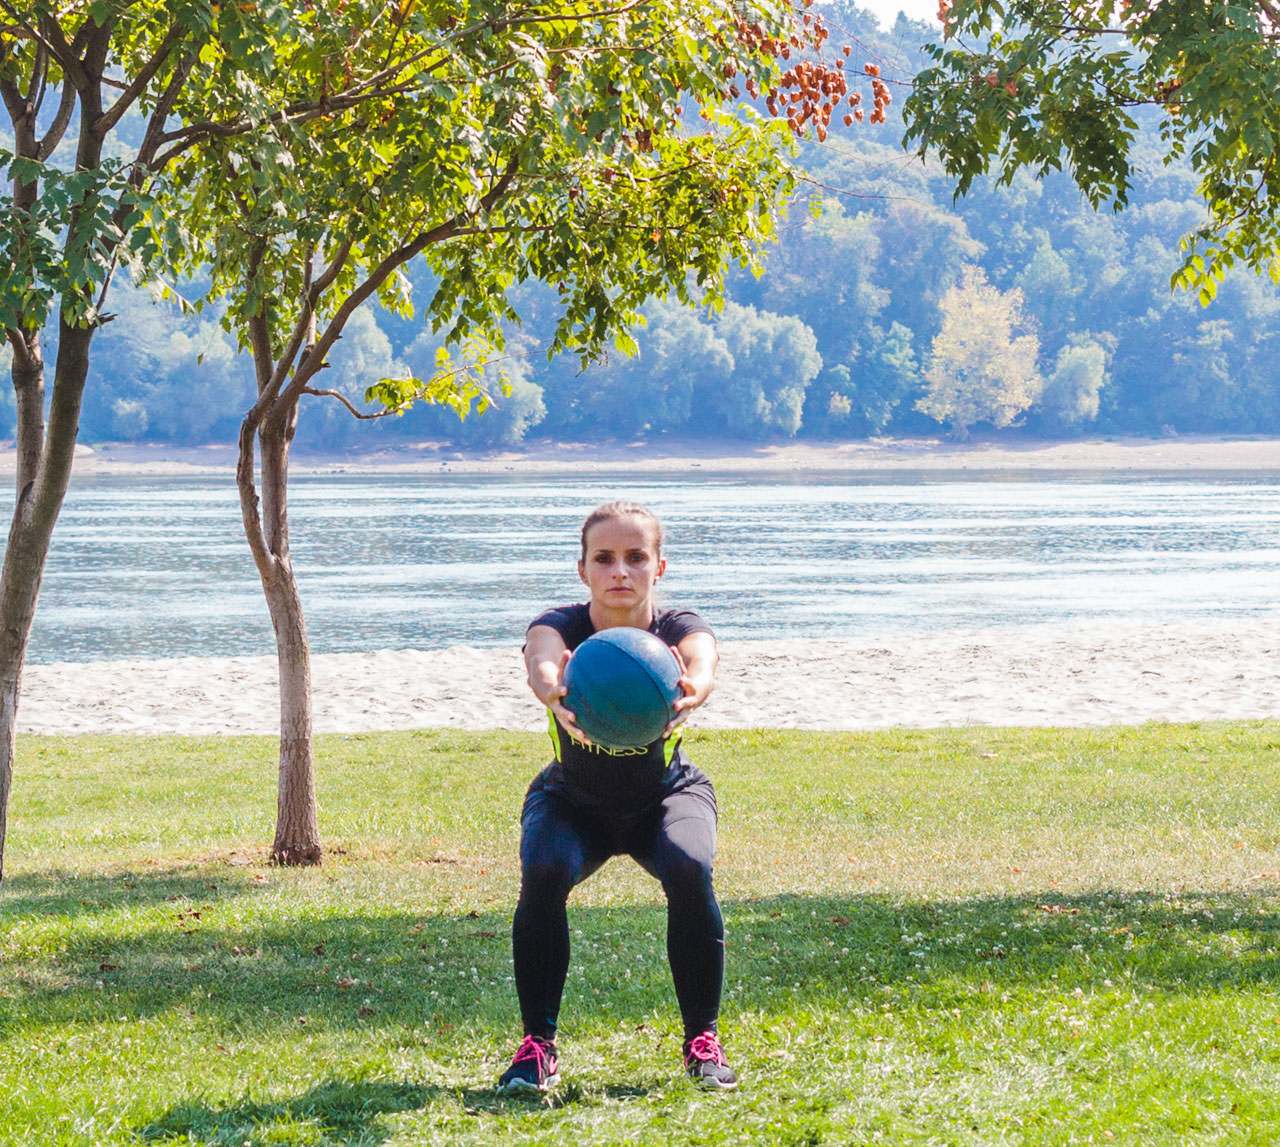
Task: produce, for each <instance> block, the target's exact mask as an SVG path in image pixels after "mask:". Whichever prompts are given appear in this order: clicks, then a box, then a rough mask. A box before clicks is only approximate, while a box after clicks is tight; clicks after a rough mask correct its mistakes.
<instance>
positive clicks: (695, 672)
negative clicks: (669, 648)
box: [664, 633, 720, 736]
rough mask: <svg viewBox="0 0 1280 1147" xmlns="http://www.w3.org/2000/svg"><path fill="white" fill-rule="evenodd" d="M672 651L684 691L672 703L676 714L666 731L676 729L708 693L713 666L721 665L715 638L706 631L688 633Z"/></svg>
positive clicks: (712, 682) (714, 681) (712, 676)
mask: <svg viewBox="0 0 1280 1147" xmlns="http://www.w3.org/2000/svg"><path fill="white" fill-rule="evenodd" d="M674 650H675V655H676V660H677V661H678V662H680V669H681V674H680V688H681V689H683V690H684V696H683V697H681V698H680V699H679V700H678V701H676V703H675V710H676V715H675V718H674V720H672V722H671V724H670V725H668V726H667V729H666V733H670V732H671V731H672V730H673V729H675V728H676V726H677V725H679V724H681V723H682V722H683V721H684V720H685V718H687V717H688V716H689V714H690V713H692V712H693V711H694V710H695V709H696V708H697V707H698V706H699V705H701V704H702V703H703V702H704V701H706V699H707V698H708V697H710V696H711V691H712V690H713V689H714V688H715V687H716V666H717V665H719V664H720V653H719V651H718V650H717V649H716V639H715V638H714V637H712V636H711V634H709V633H690V634H689V635H688V636H687V637H682V638H681V639H680V642H679V644H678V645H676V646H674ZM665 735H666V734H664V736H665Z"/></svg>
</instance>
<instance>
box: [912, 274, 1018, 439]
mask: <svg viewBox="0 0 1280 1147" xmlns="http://www.w3.org/2000/svg"><path fill="white" fill-rule="evenodd" d="M941 311H942V326H941V328H940V329H939V331H938V333H937V335H936V336H935V338H934V340H933V346H932V348H931V350H930V354H929V365H928V366H927V367H926V369H925V379H926V380H927V381H928V384H929V386H928V389H927V390H926V392H925V394H924V397H923V398H921V399H919V400H918V401H917V402H916V407H917V409H919V410H921V411H923V412H924V413H925V414H927V415H929V417H930V418H936V419H937V420H938V421H939V422H945V423H947V424H948V425H949V426H950V427H951V428H952V429H953V430H954V431H955V432H956V433H957V434H958V435H959V436H960V437H964V436H965V435H966V434H967V433H968V432H969V428H970V427H971V426H973V425H974V423H976V422H989V423H991V425H992V426H995V427H997V428H999V427H1004V426H1008V425H1010V424H1011V423H1012V422H1013V421H1014V419H1016V418H1017V417H1018V416H1019V415H1020V414H1022V412H1023V411H1025V410H1026V409H1027V408H1028V407H1029V406H1030V405H1031V404H1032V403H1033V402H1034V401H1035V400H1036V398H1038V397H1039V394H1040V390H1041V387H1042V385H1043V383H1042V380H1041V378H1040V375H1039V373H1038V372H1037V370H1036V355H1037V352H1038V351H1039V346H1040V340H1039V339H1038V338H1037V337H1036V336H1035V335H1034V334H1018V333H1017V330H1018V328H1019V327H1020V326H1022V325H1023V316H1022V293H1021V292H1020V291H1018V290H1017V289H1016V288H1015V289H1014V290H1012V291H1008V292H1004V293H1002V292H1000V291H998V290H996V289H995V288H994V287H992V286H991V285H990V284H989V283H988V282H987V281H986V276H985V275H983V273H982V271H981V270H980V269H978V268H968V269H966V270H965V272H964V274H963V275H962V276H961V279H960V283H959V284H958V285H957V286H955V287H953V288H952V289H951V290H950V291H948V292H947V294H946V295H945V296H943V299H942V305H941Z"/></svg>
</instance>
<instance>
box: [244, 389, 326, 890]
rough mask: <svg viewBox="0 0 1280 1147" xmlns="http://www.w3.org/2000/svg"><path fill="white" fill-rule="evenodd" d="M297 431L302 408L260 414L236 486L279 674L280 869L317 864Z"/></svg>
mask: <svg viewBox="0 0 1280 1147" xmlns="http://www.w3.org/2000/svg"><path fill="white" fill-rule="evenodd" d="M296 425H297V402H296V400H295V401H294V402H293V403H291V404H290V405H289V406H288V407H287V408H286V411H285V412H284V413H272V414H269V415H268V416H267V417H265V418H261V420H259V416H258V413H257V408H255V410H254V411H250V413H249V414H248V415H247V416H246V418H245V420H244V423H243V424H242V426H241V429H240V459H239V465H238V468H237V483H238V486H239V490H240V509H241V514H242V516H243V518H244V525H245V536H246V537H247V538H248V541H249V548H250V549H251V550H252V551H253V557H254V562H255V564H256V565H257V567H258V575H259V577H260V579H261V581H262V590H263V594H264V595H265V596H266V599H267V610H268V612H269V613H270V615H271V627H272V629H273V630H274V632H275V639H276V663H277V666H278V669H279V675H280V758H279V765H278V769H279V775H278V779H277V789H276V793H277V795H276V834H275V840H274V842H273V843H272V845H271V859H272V861H273V862H274V863H276V864H284V865H315V864H320V863H321V861H322V859H323V856H324V852H323V849H322V848H321V845H320V824H319V817H318V814H317V811H316V790H315V757H314V754H313V751H312V721H311V647H310V644H309V642H308V640H307V626H306V620H305V618H304V616H303V613H302V601H301V599H300V597H299V596H298V585H297V580H296V579H295V577H294V574H293V563H292V561H291V559H290V555H289V515H288V479H289V447H290V445H291V443H292V441H293V433H294V429H295V427H296ZM255 443H256V445H257V446H259V447H260V448H261V491H262V492H261V499H260V500H259V496H258V490H257V486H256V484H255V481H254V471H255V469H256V468H257V467H255V464H254V451H255Z"/></svg>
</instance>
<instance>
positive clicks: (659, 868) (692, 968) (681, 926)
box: [628, 778, 724, 1040]
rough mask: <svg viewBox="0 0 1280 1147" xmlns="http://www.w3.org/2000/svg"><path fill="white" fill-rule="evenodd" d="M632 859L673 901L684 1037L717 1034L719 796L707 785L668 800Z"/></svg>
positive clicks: (672, 944)
mask: <svg viewBox="0 0 1280 1147" xmlns="http://www.w3.org/2000/svg"><path fill="white" fill-rule="evenodd" d="M633 844H634V847H633V848H631V849H629V850H628V851H630V852H631V855H632V856H634V857H635V858H636V860H637V861H639V863H640V864H641V865H643V867H644V868H645V869H647V870H648V871H649V872H651V873H653V875H654V876H656V877H657V878H658V879H659V880H660V881H661V882H662V890H663V892H664V893H666V897H667V958H668V959H669V960H670V962H671V978H672V980H673V981H674V983H675V990H676V1000H677V1002H678V1003H679V1005H680V1015H681V1018H682V1020H683V1022H684V1038H685V1039H686V1040H691V1039H694V1038H695V1037H697V1036H699V1035H701V1034H702V1033H703V1032H708V1031H712V1032H713V1031H715V1030H716V1024H717V1022H718V1021H719V1018H720V994H721V991H722V990H723V987H724V919H723V917H722V916H721V915H720V905H719V903H718V901H717V900H716V894H715V889H714V887H713V886H712V879H711V870H712V865H713V862H714V860H715V854H716V796H715V790H714V789H713V788H712V786H711V782H710V781H709V780H706V779H705V778H704V779H703V780H701V781H698V782H697V783H695V784H693V785H691V786H690V787H689V788H686V789H682V790H680V791H679V792H677V793H673V794H672V795H671V796H669V797H667V798H666V800H664V801H663V802H662V804H661V806H660V807H659V808H658V810H657V812H656V814H655V816H654V817H653V819H652V820H651V821H647V822H646V823H645V824H644V825H643V826H642V827H641V828H640V829H639V831H638V832H637V834H636V836H635V837H633Z"/></svg>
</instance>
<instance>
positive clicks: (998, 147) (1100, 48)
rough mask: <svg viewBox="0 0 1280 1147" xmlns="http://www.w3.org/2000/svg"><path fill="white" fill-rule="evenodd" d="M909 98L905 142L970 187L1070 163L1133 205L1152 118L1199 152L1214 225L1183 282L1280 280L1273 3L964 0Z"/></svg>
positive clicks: (1208, 293) (1166, 145)
mask: <svg viewBox="0 0 1280 1147" xmlns="http://www.w3.org/2000/svg"><path fill="white" fill-rule="evenodd" d="M945 9H946V17H945V20H944V24H943V30H944V43H943V44H941V45H937V46H935V47H933V48H932V49H931V50H930V53H931V55H932V57H933V61H934V66H933V67H931V68H929V69H926V70H925V71H923V72H922V73H921V74H920V75H919V77H918V78H917V80H916V84H915V89H914V91H913V94H912V97H911V99H910V100H909V101H908V104H907V139H908V141H909V142H914V143H915V144H916V145H917V146H918V147H919V148H920V149H921V150H922V151H929V152H933V153H936V154H938V155H939V156H941V158H942V160H943V163H944V164H945V166H946V168H947V170H948V171H949V172H951V173H952V174H954V175H956V176H957V177H958V178H959V188H960V191H961V193H964V192H965V191H967V190H968V189H969V188H970V187H971V186H972V185H973V183H974V180H975V179H977V177H978V176H980V175H981V174H983V173H985V172H988V171H994V172H995V173H996V174H997V176H998V177H999V178H1000V179H1001V180H1003V181H1005V182H1008V181H1009V180H1011V179H1012V177H1013V176H1014V174H1015V173H1016V172H1018V171H1020V170H1022V169H1028V170H1031V171H1033V172H1036V173H1041V174H1043V173H1045V172H1047V171H1054V170H1058V169H1060V168H1063V167H1066V168H1068V169H1069V170H1070V172H1071V175H1072V177H1073V178H1074V179H1075V181H1076V182H1077V183H1078V184H1079V185H1080V187H1081V188H1083V190H1084V192H1085V194H1086V195H1087V196H1088V197H1089V199H1090V201H1091V202H1092V203H1093V204H1095V205H1098V204H1101V203H1103V202H1106V201H1112V202H1114V203H1115V204H1116V205H1117V206H1123V205H1124V204H1125V203H1127V202H1128V200H1129V196H1130V192H1131V190H1132V188H1133V184H1134V179H1135V174H1134V171H1135V167H1134V154H1133V153H1134V149H1135V144H1136V141H1137V138H1138V131H1139V118H1138V117H1139V109H1146V110H1148V112H1149V114H1151V115H1152V116H1154V117H1155V119H1156V122H1157V123H1158V130H1159V136H1160V141H1161V145H1162V148H1163V151H1164V155H1165V157H1166V159H1169V160H1177V159H1182V158H1183V157H1185V158H1186V159H1187V160H1188V161H1189V163H1190V166H1191V169H1192V170H1193V171H1194V172H1195V174H1196V176H1197V178H1198V181H1199V186H1198V191H1199V194H1200V196H1201V197H1202V198H1203V200H1204V202H1205V204H1206V205H1207V207H1208V218H1207V219H1206V220H1205V221H1203V222H1202V223H1200V224H1199V225H1198V226H1196V227H1194V228H1193V229H1192V230H1191V231H1190V233H1189V234H1188V236H1187V240H1186V243H1185V258H1184V261H1183V265H1182V267H1181V269H1180V270H1179V271H1178V272H1177V274H1176V275H1175V282H1176V283H1177V284H1179V285H1182V286H1185V287H1193V288H1196V289H1197V290H1198V293H1199V297H1200V300H1201V302H1203V303H1207V302H1209V301H1210V300H1211V299H1212V298H1213V296H1214V294H1215V293H1216V291H1217V286H1218V284H1219V283H1220V282H1221V281H1222V279H1223V277H1224V275H1225V273H1226V271H1227V270H1228V269H1229V268H1230V267H1232V266H1233V265H1234V264H1235V263H1237V262H1240V263H1242V264H1244V265H1246V266H1248V267H1252V268H1254V269H1256V270H1259V271H1262V272H1265V273H1266V274H1268V275H1269V276H1270V277H1271V279H1272V281H1273V282H1280V258H1278V257H1277V253H1278V252H1280V211H1278V210H1277V206H1276V205H1277V201H1278V199H1277V197H1278V193H1280V172H1278V171H1277V164H1276V157H1277V150H1276V149H1277V146H1278V142H1277V141H1278V140H1280V51H1278V50H1277V40H1276V35H1275V30H1276V23H1277V20H1278V19H1280V11H1278V10H1277V9H1276V7H1275V5H1274V4H1272V3H1270V2H1262V3H1242V2H1239V0H1228V2H1226V3H1205V2H1204V0H1101V2H1099V3H1095V2H1093V0H1054V2H1053V3H1050V4H1044V3H1041V2H1039V0H1007V2H1006V0H1000V2H996V0H954V3H950V2H949V3H946V4H945Z"/></svg>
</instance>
